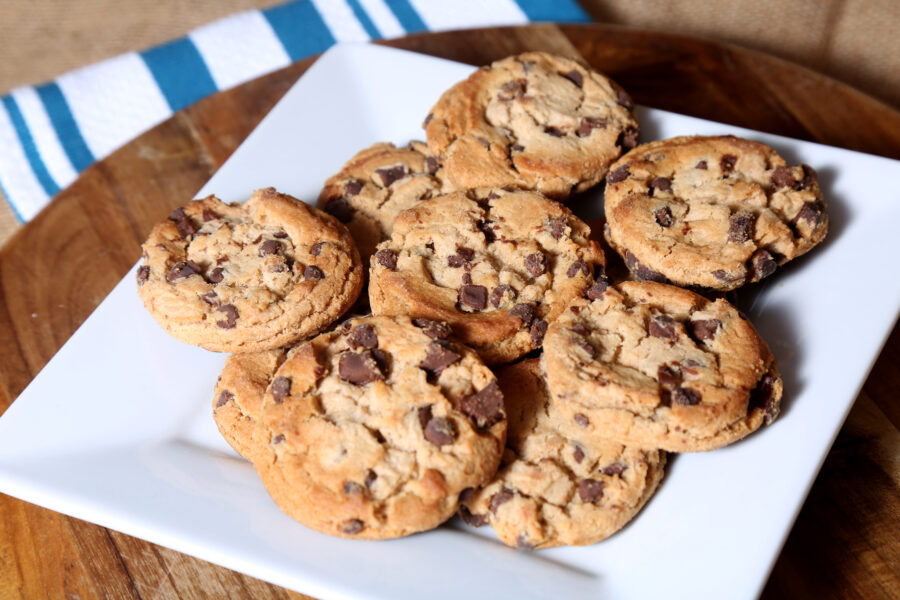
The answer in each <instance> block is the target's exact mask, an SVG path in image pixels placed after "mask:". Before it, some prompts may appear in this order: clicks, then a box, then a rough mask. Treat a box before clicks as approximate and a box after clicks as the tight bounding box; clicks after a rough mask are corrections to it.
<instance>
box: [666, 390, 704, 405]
mask: <svg viewBox="0 0 900 600" xmlns="http://www.w3.org/2000/svg"><path fill="white" fill-rule="evenodd" d="M672 403H673V404H678V405H680V406H694V405H696V404H700V394H698V393H697V392H695V391H694V390H691V389H688V388H683V387H677V388H675V389H674V390H672Z"/></svg>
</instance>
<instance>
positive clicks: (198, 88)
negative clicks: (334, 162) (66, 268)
mask: <svg viewBox="0 0 900 600" xmlns="http://www.w3.org/2000/svg"><path fill="white" fill-rule="evenodd" d="M590 20H591V19H590V17H589V16H588V14H587V13H585V11H584V10H583V9H582V8H581V7H580V6H579V5H578V3H577V2H576V1H575V0H294V1H292V2H287V3H286V4H281V5H277V6H274V7H272V8H268V9H265V10H252V11H247V12H243V13H239V14H236V15H233V16H231V17H227V18H224V19H221V20H218V21H215V22H213V23H210V24H209V25H206V26H204V27H200V28H198V29H195V30H194V31H192V32H190V33H189V34H188V35H187V36H185V37H183V38H180V39H177V40H174V41H172V42H169V43H167V44H163V45H161V46H157V47H155V48H151V49H149V50H145V51H144V52H139V53H129V54H125V55H122V56H117V57H115V58H112V59H109V60H106V61H103V62H101V63H97V64H93V65H90V66H87V67H84V68H81V69H78V70H75V71H72V72H69V73H66V74H64V75H61V76H60V77H58V78H56V79H55V80H54V81H51V82H49V83H45V84H43V85H38V86H34V87H20V88H16V89H14V90H12V92H10V93H9V94H8V95H6V96H3V97H2V105H3V106H2V108H0V187H2V190H3V192H4V194H5V196H6V198H7V200H8V202H9V203H10V205H11V207H12V210H13V212H14V213H15V215H16V218H17V219H18V220H19V221H20V222H23V223H24V222H25V221H28V220H29V219H31V218H32V217H34V215H36V214H37V213H38V211H40V210H41V208H43V207H44V206H45V205H46V204H47V203H48V202H49V200H50V198H51V197H53V195H54V194H56V193H57V192H58V191H59V190H60V189H62V188H64V187H66V186H67V185H69V184H70V183H71V182H72V181H73V180H74V179H75V178H76V177H77V176H78V173H80V172H81V171H83V170H84V169H86V168H87V167H89V166H90V165H91V164H92V163H93V162H94V161H96V160H99V159H102V158H104V157H105V156H107V155H108V154H109V153H110V152H112V151H113V150H115V149H116V148H118V147H119V146H121V145H122V144H124V143H125V142H127V141H129V140H130V139H132V138H134V137H135V136H137V135H138V134H140V133H141V132H143V131H145V130H147V129H149V128H150V127H152V126H154V125H156V124H157V123H159V122H161V121H163V120H165V119H166V118H168V117H169V116H171V115H172V113H173V112H174V111H177V110H178V109H180V108H183V107H185V106H187V105H189V104H191V103H193V102H196V101H197V100H199V99H201V98H203V97H204V96H207V95H209V94H212V93H214V92H216V91H218V90H222V89H226V88H230V87H232V86H235V85H238V84H240V83H243V82H245V81H248V80H250V79H253V78H255V77H258V76H260V75H263V74H265V73H267V72H270V71H273V70H275V69H278V68H281V67H284V66H287V65H288V64H290V63H291V62H292V61H296V60H298V59H301V58H304V57H306V56H309V55H311V54H315V53H318V52H322V51H324V50H326V49H327V48H328V47H329V46H331V45H333V44H335V43H337V42H344V41H352V42H361V41H367V40H371V39H380V38H395V37H402V36H404V35H406V34H408V33H413V32H417V31H426V30H427V31H441V30H448V29H461V28H468V27H485V26H491V25H518V24H524V23H528V22H532V21H556V22H589V21H590Z"/></svg>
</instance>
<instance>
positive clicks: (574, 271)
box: [566, 260, 591, 279]
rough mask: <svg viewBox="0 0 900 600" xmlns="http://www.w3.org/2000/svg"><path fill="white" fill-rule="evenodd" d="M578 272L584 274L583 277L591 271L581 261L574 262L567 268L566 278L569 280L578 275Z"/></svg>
mask: <svg viewBox="0 0 900 600" xmlns="http://www.w3.org/2000/svg"><path fill="white" fill-rule="evenodd" d="M579 271H580V272H581V273H584V274H585V275H590V274H591V269H590V267H588V266H587V263H586V262H584V261H583V260H576V261H575V262H573V263H572V264H571V265H569V268H568V269H567V270H566V275H568V277H569V278H570V279H571V278H572V277H575V276H576V275H578V273H579Z"/></svg>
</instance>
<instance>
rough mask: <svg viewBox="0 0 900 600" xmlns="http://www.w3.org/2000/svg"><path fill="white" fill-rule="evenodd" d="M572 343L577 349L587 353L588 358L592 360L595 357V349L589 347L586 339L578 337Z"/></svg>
mask: <svg viewBox="0 0 900 600" xmlns="http://www.w3.org/2000/svg"><path fill="white" fill-rule="evenodd" d="M574 342H575V344H576V345H577V346H578V347H579V348H581V349H582V350H584V351H585V352H586V353H587V355H588V356H590V357H591V358H594V357H595V356H597V349H596V348H594V347H593V346H592V345H591V343H590V342H588V341H587V340H586V339H584V338H580V337H579V338H575V339H574Z"/></svg>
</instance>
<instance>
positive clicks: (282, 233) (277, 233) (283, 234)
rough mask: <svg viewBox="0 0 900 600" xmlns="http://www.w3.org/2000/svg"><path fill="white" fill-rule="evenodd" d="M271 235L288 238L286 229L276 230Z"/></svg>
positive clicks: (281, 238)
mask: <svg viewBox="0 0 900 600" xmlns="http://www.w3.org/2000/svg"><path fill="white" fill-rule="evenodd" d="M272 235H273V236H274V237H276V238H278V239H279V240H286V239H287V238H288V234H287V231H276V232H275V233H273V234H272Z"/></svg>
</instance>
